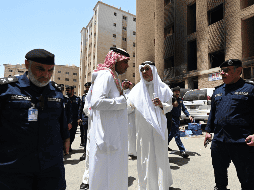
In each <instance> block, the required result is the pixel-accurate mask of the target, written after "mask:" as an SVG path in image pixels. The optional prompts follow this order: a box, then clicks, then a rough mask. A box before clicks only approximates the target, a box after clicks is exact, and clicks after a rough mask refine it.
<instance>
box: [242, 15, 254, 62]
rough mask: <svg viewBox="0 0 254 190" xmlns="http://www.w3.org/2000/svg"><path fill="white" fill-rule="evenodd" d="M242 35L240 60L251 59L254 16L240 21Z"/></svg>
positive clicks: (253, 39)
mask: <svg viewBox="0 0 254 190" xmlns="http://www.w3.org/2000/svg"><path fill="white" fill-rule="evenodd" d="M241 22H242V24H241V28H242V31H241V35H242V58H243V59H244V60H243V61H245V60H246V59H253V58H252V57H253V56H254V36H253V31H254V16H253V17H250V18H248V19H245V20H242V21H241Z"/></svg>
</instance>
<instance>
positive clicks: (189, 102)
mask: <svg viewBox="0 0 254 190" xmlns="http://www.w3.org/2000/svg"><path fill="white" fill-rule="evenodd" d="M213 91H214V88H204V89H196V90H190V91H188V92H186V93H185V95H184V96H183V103H184V105H185V107H186V108H187V109H188V111H189V113H190V115H191V116H192V117H193V118H194V119H195V120H196V121H197V120H199V121H200V120H202V121H204V122H207V120H208V117H209V113H210V110H211V97H212V94H213ZM181 119H184V120H188V121H189V118H188V117H186V115H185V114H184V113H183V112H182V114H181Z"/></svg>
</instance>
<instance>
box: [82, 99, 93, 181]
mask: <svg viewBox="0 0 254 190" xmlns="http://www.w3.org/2000/svg"><path fill="white" fill-rule="evenodd" d="M83 110H84V112H85V114H86V115H87V116H88V129H87V141H86V159H85V172H84V174H83V180H82V182H83V183H84V184H89V151H90V129H91V118H90V117H89V113H88V106H87V104H85V106H84V109H83Z"/></svg>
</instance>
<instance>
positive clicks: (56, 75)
mask: <svg viewBox="0 0 254 190" xmlns="http://www.w3.org/2000/svg"><path fill="white" fill-rule="evenodd" d="M4 67H5V70H4V77H8V76H18V75H23V74H24V73H25V72H26V71H27V69H26V66H25V64H22V65H20V64H17V65H10V64H4ZM51 80H52V81H55V82H56V83H57V84H64V86H65V87H66V86H74V94H75V95H78V83H79V67H77V66H75V65H72V66H69V65H55V67H54V72H53V74H52V78H51ZM64 94H65V88H64Z"/></svg>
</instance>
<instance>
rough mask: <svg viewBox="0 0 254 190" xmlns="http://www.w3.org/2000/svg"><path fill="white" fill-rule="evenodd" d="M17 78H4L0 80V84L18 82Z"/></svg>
mask: <svg viewBox="0 0 254 190" xmlns="http://www.w3.org/2000/svg"><path fill="white" fill-rule="evenodd" d="M18 80H19V79H18V78H17V77H15V76H9V77H4V78H0V84H9V83H12V82H18Z"/></svg>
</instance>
